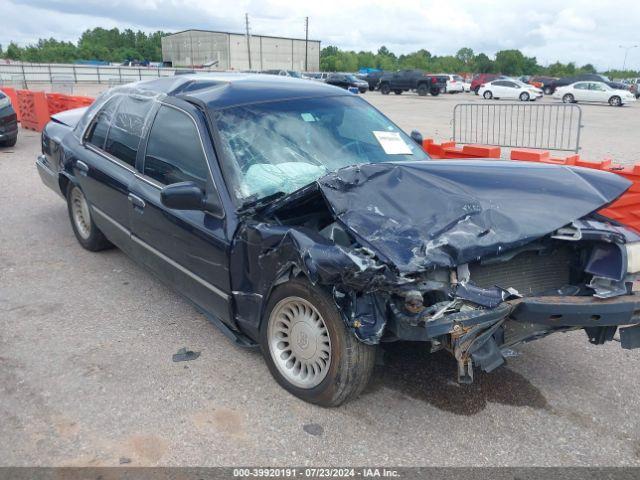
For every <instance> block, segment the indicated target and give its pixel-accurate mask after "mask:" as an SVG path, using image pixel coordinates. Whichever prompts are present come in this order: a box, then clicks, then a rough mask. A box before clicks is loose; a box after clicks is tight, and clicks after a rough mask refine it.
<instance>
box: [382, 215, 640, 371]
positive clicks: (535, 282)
mask: <svg viewBox="0 0 640 480" xmlns="http://www.w3.org/2000/svg"><path fill="white" fill-rule="evenodd" d="M639 240H640V238H639V237H638V236H637V235H636V234H634V233H633V232H630V231H629V230H626V229H624V228H621V227H616V226H613V225H611V224H608V223H604V222H602V221H598V220H588V221H587V220H580V221H576V222H573V224H572V225H570V226H568V227H566V228H562V229H559V230H558V231H556V232H554V233H553V234H551V235H548V236H546V237H544V238H542V239H540V240H539V241H536V242H533V243H531V244H529V245H527V246H525V247H521V248H519V249H516V250H514V251H510V252H508V253H506V254H503V255H497V256H494V257H490V258H488V259H486V260H483V259H481V260H477V261H473V262H469V263H465V264H462V265H458V266H457V267H456V268H454V269H450V270H435V271H433V272H429V273H423V274H421V281H420V282H417V283H416V285H415V286H416V287H419V288H411V289H407V290H406V291H405V292H404V294H394V295H391V296H390V300H389V321H388V323H387V330H388V332H389V334H391V335H392V336H393V337H392V338H393V339H397V340H418V341H429V342H431V348H432V350H438V349H446V350H448V351H449V352H451V353H452V354H453V355H454V356H455V358H456V360H457V361H458V380H459V381H460V382H464V383H468V382H471V381H472V380H473V366H474V365H475V366H478V367H480V368H482V369H483V370H484V371H487V372H490V371H492V370H493V369H495V368H497V367H498V366H500V365H502V364H503V363H504V361H505V357H507V356H509V355H510V354H511V348H512V347H514V346H515V345H517V344H520V343H524V342H528V341H531V340H534V339H537V338H541V337H544V336H546V335H549V334H550V333H554V332H561V331H569V330H576V329H584V330H585V332H586V333H587V335H588V338H589V341H590V342H591V343H593V344H597V345H599V344H603V343H605V342H606V341H610V340H612V339H613V337H614V334H615V333H616V331H617V330H618V328H619V327H622V328H620V330H619V331H620V341H621V343H622V347H623V348H629V349H631V348H638V347H640V325H639V324H640V295H637V294H635V293H634V292H633V284H634V281H635V279H636V274H637V273H638V271H639V270H640V264H638V260H637V259H638V253H639V252H640V243H637V242H638V241H639ZM390 339H391V338H390Z"/></svg>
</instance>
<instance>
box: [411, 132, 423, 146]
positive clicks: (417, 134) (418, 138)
mask: <svg viewBox="0 0 640 480" xmlns="http://www.w3.org/2000/svg"><path fill="white" fill-rule="evenodd" d="M411 138H412V139H413V141H414V142H416V143H417V144H418V145H420V146H421V147H422V134H421V133H420V132H419V131H418V130H411Z"/></svg>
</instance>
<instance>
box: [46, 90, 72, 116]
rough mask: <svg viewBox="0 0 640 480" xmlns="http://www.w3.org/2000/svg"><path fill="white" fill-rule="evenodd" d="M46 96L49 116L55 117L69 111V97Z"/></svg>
mask: <svg viewBox="0 0 640 480" xmlns="http://www.w3.org/2000/svg"><path fill="white" fill-rule="evenodd" d="M46 96H47V106H48V108H49V115H55V114H56V113H59V112H63V111H65V110H68V109H69V108H68V107H67V99H68V98H69V96H68V95H64V94H62V93H47V95H46Z"/></svg>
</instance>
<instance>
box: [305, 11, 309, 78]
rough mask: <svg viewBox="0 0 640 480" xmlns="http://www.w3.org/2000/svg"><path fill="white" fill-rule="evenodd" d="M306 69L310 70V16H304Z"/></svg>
mask: <svg viewBox="0 0 640 480" xmlns="http://www.w3.org/2000/svg"><path fill="white" fill-rule="evenodd" d="M304 71H305V72H308V71H309V17H305V18H304Z"/></svg>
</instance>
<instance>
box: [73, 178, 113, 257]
mask: <svg viewBox="0 0 640 480" xmlns="http://www.w3.org/2000/svg"><path fill="white" fill-rule="evenodd" d="M67 210H68V211H69V220H71V228H72V229H73V233H74V235H75V236H76V239H77V240H78V243H80V245H82V247H83V248H85V249H87V250H89V251H91V252H98V251H100V250H104V249H105V248H109V247H111V246H112V244H111V242H109V240H107V237H105V236H104V234H103V233H102V232H101V231H100V229H99V228H98V227H97V226H96V224H95V223H94V222H93V218H91V207H90V205H89V202H88V201H87V199H86V198H85V196H84V193H83V192H82V190H80V187H78V186H77V185H73V184H70V185H69V188H68V189H67Z"/></svg>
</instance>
